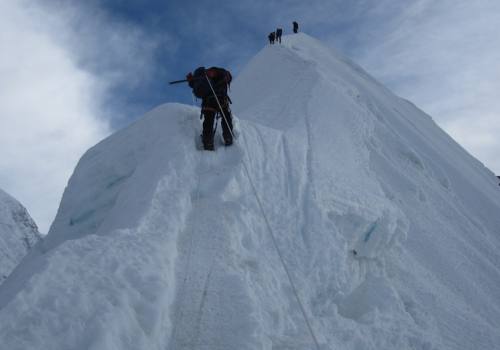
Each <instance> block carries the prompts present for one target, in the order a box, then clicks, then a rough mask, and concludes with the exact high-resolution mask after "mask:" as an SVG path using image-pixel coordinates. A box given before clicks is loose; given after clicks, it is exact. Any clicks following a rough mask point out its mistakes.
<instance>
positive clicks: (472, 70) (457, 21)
mask: <svg viewBox="0 0 500 350" xmlns="http://www.w3.org/2000/svg"><path fill="white" fill-rule="evenodd" d="M387 4H388V3H387V1H386V2H383V3H381V4H380V7H382V8H383V7H384V6H385V5H387ZM498 23H500V2H498V1H495V0H484V1H466V0H460V1H459V0H453V1H451V0H443V1H438V2H436V1H429V0H416V1H413V2H412V4H411V5H408V6H406V7H404V8H403V10H401V11H398V12H397V13H396V14H394V15H392V16H391V17H390V19H388V20H387V21H386V22H384V23H377V25H376V26H374V27H376V28H377V35H376V36H375V37H370V38H369V40H370V41H369V42H368V41H367V42H366V43H365V45H364V47H365V49H364V50H363V51H362V52H361V53H360V54H359V57H358V60H360V61H361V63H362V65H364V66H365V67H366V68H367V70H368V71H369V72H371V73H372V74H374V75H375V76H376V77H378V78H379V79H381V80H382V81H384V82H385V83H386V84H388V85H389V86H390V87H391V88H392V89H393V90H394V91H395V92H396V93H397V94H399V95H401V96H403V97H405V98H408V99H409V100H412V101H413V102H415V103H416V104H417V105H418V106H419V107H421V108H423V109H424V110H425V111H426V112H428V113H429V114H430V115H432V116H433V117H434V118H435V119H436V121H437V122H438V123H439V124H440V125H441V126H442V127H443V128H444V129H445V130H446V131H447V132H448V133H450V135H451V136H453V137H454V138H455V139H456V140H457V141H458V142H459V143H460V144H462V145H463V146H464V147H465V148H466V149H467V150H468V151H469V152H471V153H472V154H473V155H474V156H476V157H477V158H478V159H479V160H481V161H482V162H483V163H484V164H485V165H486V166H488V167H489V168H490V169H492V170H494V171H495V172H496V173H500V157H499V156H498V154H500V138H499V137H498V136H497V135H500V133H499V131H500V100H499V99H498V91H500V41H499V40H498V37H497V36H498V35H497V32H498Z"/></svg>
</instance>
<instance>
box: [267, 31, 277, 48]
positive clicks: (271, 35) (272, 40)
mask: <svg viewBox="0 0 500 350" xmlns="http://www.w3.org/2000/svg"><path fill="white" fill-rule="evenodd" d="M267 38H268V39H269V44H271V45H272V44H274V38H275V34H274V32H271V33H269V35H268V36H267Z"/></svg>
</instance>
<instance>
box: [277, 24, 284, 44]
mask: <svg viewBox="0 0 500 350" xmlns="http://www.w3.org/2000/svg"><path fill="white" fill-rule="evenodd" d="M281 35H283V29H281V28H278V29H276V41H277V42H279V43H280V44H281Z"/></svg>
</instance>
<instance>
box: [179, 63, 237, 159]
mask: <svg viewBox="0 0 500 350" xmlns="http://www.w3.org/2000/svg"><path fill="white" fill-rule="evenodd" d="M207 78H208V80H209V81H210V84H211V87H210V85H209V83H208V80H207ZM186 79H187V81H188V84H189V86H190V87H191V88H192V89H193V93H194V95H195V96H196V97H198V98H201V99H202V102H201V113H202V116H203V118H204V119H203V133H202V135H201V138H202V141H203V148H204V149H205V150H209V151H213V150H214V121H215V117H216V116H220V117H221V118H222V121H221V124H222V137H223V138H224V144H225V145H226V146H230V145H232V144H233V134H232V132H233V120H232V116H231V110H230V109H229V103H230V102H231V99H230V98H229V96H228V94H227V90H228V87H229V85H230V84H231V80H232V76H231V73H230V72H229V71H227V70H225V69H224V68H218V67H211V68H209V69H205V67H199V68H197V69H196V70H195V71H194V72H193V73H189V74H188V75H187V76H186ZM212 88H213V90H214V91H212ZM214 92H215V96H214ZM216 96H217V97H216ZM219 104H220V107H219ZM221 108H222V109H221Z"/></svg>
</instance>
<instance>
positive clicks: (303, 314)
mask: <svg viewBox="0 0 500 350" xmlns="http://www.w3.org/2000/svg"><path fill="white" fill-rule="evenodd" d="M205 78H206V79H207V81H208V85H209V86H210V89H211V90H212V93H213V95H214V97H215V100H216V101H217V105H218V106H219V110H220V112H221V114H222V117H223V118H224V122H225V123H226V125H230V124H229V123H228V120H227V118H226V115H225V113H224V111H223V109H222V105H221V104H220V102H219V98H218V97H217V94H216V93H215V90H214V88H213V86H212V83H211V82H210V79H209V78H208V76H207V75H206V74H205ZM229 132H230V133H231V136H232V137H233V140H235V137H234V134H233V130H231V129H230V128H229ZM241 163H242V164H243V169H244V170H245V173H246V175H247V177H248V182H249V183H250V186H251V188H252V191H253V194H254V196H255V198H256V200H257V204H258V205H259V209H260V211H261V213H262V216H263V217H264V221H265V223H266V226H267V231H268V232H269V234H270V236H271V241H272V242H273V245H274V248H275V249H276V252H277V253H278V257H279V259H280V261H281V265H282V266H283V270H285V273H286V275H287V277H288V281H289V283H290V286H291V287H292V291H293V294H294V295H295V298H296V299H297V303H298V304H299V307H300V311H301V312H302V316H304V320H305V322H306V325H307V329H308V330H309V333H310V335H311V338H312V339H313V341H314V344H315V345H316V349H317V350H321V348H320V346H319V342H318V339H317V338H316V335H315V334H314V331H313V328H312V326H311V322H310V321H309V318H308V317H307V313H306V309H305V308H304V304H303V303H302V301H301V299H300V296H299V293H298V290H297V287H295V283H294V282H293V279H292V275H291V274H290V271H289V270H288V267H287V265H286V263H285V259H284V258H283V254H281V250H280V248H279V246H278V242H277V240H276V236H275V235H274V231H273V229H272V227H271V224H270V223H269V219H268V217H267V215H266V211H265V210H264V206H263V205H262V201H261V200H260V197H259V194H258V192H257V188H256V187H255V184H254V182H253V180H252V177H251V176H250V171H249V170H248V167H247V165H246V162H245V159H244V158H243V159H242V161H241Z"/></svg>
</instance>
